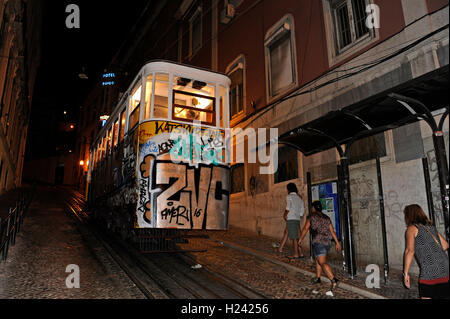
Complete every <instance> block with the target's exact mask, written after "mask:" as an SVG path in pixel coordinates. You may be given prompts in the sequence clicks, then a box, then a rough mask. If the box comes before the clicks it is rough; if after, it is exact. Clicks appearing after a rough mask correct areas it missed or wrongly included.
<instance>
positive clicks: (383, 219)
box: [377, 156, 389, 283]
mask: <svg viewBox="0 0 450 319" xmlns="http://www.w3.org/2000/svg"><path fill="white" fill-rule="evenodd" d="M377 175H378V198H379V200H380V217H381V235H382V237H383V257H384V282H385V283H386V282H387V280H388V276H389V254H388V247H387V235H386V216H385V214H384V198H383V180H382V176H381V163H380V157H379V156H377Z"/></svg>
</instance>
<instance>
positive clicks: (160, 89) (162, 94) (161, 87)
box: [153, 73, 169, 119]
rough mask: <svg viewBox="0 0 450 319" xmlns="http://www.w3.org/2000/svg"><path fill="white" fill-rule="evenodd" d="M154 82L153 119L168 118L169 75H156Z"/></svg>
mask: <svg viewBox="0 0 450 319" xmlns="http://www.w3.org/2000/svg"><path fill="white" fill-rule="evenodd" d="M155 80H156V82H155V102H154V110H153V117H154V118H164V119H167V118H168V114H169V75H168V74H163V73H159V74H156V79H155Z"/></svg>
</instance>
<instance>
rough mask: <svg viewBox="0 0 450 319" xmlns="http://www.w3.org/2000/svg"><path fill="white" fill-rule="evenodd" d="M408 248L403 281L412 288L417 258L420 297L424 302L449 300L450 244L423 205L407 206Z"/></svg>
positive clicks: (405, 256)
mask: <svg viewBox="0 0 450 319" xmlns="http://www.w3.org/2000/svg"><path fill="white" fill-rule="evenodd" d="M404 214H405V223H406V226H407V229H406V247H405V253H404V260H403V282H404V284H405V286H406V288H408V289H410V287H411V282H410V276H409V273H408V272H409V268H410V267H411V262H412V260H413V258H414V256H415V257H416V260H417V263H418V264H419V268H420V275H419V296H420V297H421V298H422V299H430V298H431V299H449V284H448V280H449V269H448V266H449V264H448V255H447V253H446V252H445V251H446V250H448V243H447V241H446V240H445V238H444V237H443V236H442V235H441V234H440V233H439V232H438V231H437V230H436V228H435V227H434V226H433V225H432V222H431V221H430V219H428V217H427V216H426V215H425V213H424V211H423V210H422V208H421V207H420V206H419V205H416V204H414V205H409V206H406V207H405V210H404Z"/></svg>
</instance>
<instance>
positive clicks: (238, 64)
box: [225, 54, 247, 126]
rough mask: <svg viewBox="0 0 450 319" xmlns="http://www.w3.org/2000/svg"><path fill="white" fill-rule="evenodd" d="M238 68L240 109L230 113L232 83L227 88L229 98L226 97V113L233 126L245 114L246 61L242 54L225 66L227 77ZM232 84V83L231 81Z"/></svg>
mask: <svg viewBox="0 0 450 319" xmlns="http://www.w3.org/2000/svg"><path fill="white" fill-rule="evenodd" d="M238 69H242V104H243V105H242V111H240V112H238V113H236V114H234V115H233V114H232V113H231V98H230V97H231V96H230V94H231V88H232V85H230V88H229V96H230V97H229V98H228V109H229V110H228V113H229V116H230V125H231V126H233V125H235V124H237V122H239V121H240V120H241V119H242V118H244V117H245V114H247V72H246V69H247V68H246V61H245V56H244V54H240V55H239V56H238V57H237V58H236V59H234V60H233V62H231V63H230V64H229V65H228V67H227V68H226V71H225V73H226V74H227V75H228V77H231V75H232V74H233V73H234V72H236V71H237V70H238ZM232 84H233V83H232Z"/></svg>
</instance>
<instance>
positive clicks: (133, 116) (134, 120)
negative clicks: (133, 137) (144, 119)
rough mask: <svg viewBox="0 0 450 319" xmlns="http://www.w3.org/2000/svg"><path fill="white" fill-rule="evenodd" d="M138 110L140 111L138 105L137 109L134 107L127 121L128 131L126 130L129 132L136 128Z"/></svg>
mask: <svg viewBox="0 0 450 319" xmlns="http://www.w3.org/2000/svg"><path fill="white" fill-rule="evenodd" d="M140 110H141V107H140V106H139V105H138V107H136V108H135V109H134V111H133V112H131V114H130V120H129V121H128V122H129V129H128V131H131V130H132V129H133V128H134V127H135V126H136V124H138V122H139V113H140Z"/></svg>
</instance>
